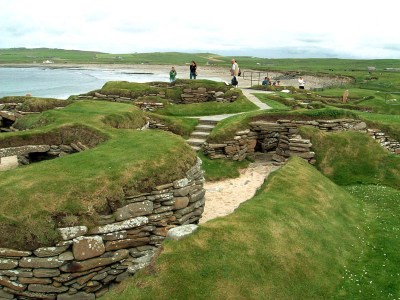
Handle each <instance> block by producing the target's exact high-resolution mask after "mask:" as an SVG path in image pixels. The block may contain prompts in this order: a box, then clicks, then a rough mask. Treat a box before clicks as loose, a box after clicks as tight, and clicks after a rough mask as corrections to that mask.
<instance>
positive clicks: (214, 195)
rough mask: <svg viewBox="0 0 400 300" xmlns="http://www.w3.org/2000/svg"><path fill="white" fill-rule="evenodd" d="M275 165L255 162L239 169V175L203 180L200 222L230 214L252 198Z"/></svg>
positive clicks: (275, 167)
mask: <svg viewBox="0 0 400 300" xmlns="http://www.w3.org/2000/svg"><path fill="white" fill-rule="evenodd" d="M277 168H279V167H277V166H274V165H272V164H271V163H262V162H255V163H252V164H250V165H249V167H248V168H247V169H244V170H242V171H241V174H240V177H238V178H234V179H226V180H222V181H216V182H205V184H204V188H205V190H206V204H205V209H204V212H203V216H202V218H201V219H200V224H201V223H205V222H207V221H208V220H211V219H214V218H217V217H223V216H226V215H229V214H231V213H232V212H233V211H234V210H235V209H236V208H237V207H238V206H239V205H240V203H242V202H244V201H246V200H248V199H250V198H252V197H253V196H254V194H255V193H256V191H257V189H258V188H259V187H260V186H261V185H262V184H263V183H264V180H265V178H266V177H267V176H268V175H269V174H270V173H271V172H272V171H274V170H276V169H277Z"/></svg>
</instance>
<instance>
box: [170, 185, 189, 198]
mask: <svg viewBox="0 0 400 300" xmlns="http://www.w3.org/2000/svg"><path fill="white" fill-rule="evenodd" d="M190 189H191V187H190V186H185V187H183V188H180V189H177V190H174V196H175V197H184V196H187V195H188V194H189V192H190Z"/></svg>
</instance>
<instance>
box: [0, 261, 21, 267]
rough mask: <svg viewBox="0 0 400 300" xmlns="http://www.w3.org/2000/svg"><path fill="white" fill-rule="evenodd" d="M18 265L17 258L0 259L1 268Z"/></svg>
mask: <svg viewBox="0 0 400 300" xmlns="http://www.w3.org/2000/svg"><path fill="white" fill-rule="evenodd" d="M17 266H18V260H16V259H0V270H9V269H14V268H16V267H17Z"/></svg>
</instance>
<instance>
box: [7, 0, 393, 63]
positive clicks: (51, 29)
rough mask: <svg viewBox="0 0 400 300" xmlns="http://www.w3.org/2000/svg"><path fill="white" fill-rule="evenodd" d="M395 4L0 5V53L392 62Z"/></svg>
mask: <svg viewBox="0 0 400 300" xmlns="http://www.w3.org/2000/svg"><path fill="white" fill-rule="evenodd" d="M395 1H396V0H381V2H380V3H379V5H376V3H375V2H372V0H366V1H364V2H363V3H362V4H357V3H356V2H355V1H349V0H335V2H328V3H323V2H321V1H317V0H304V1H302V2H301V3H299V2H298V1H294V0H283V1H282V2H280V3H279V4H277V3H271V2H266V1H265V0H263V1H261V0H252V1H250V2H248V3H239V4H234V3H232V2H231V1H227V0H220V1H215V0H202V1H201V2H199V3H197V4H196V5H193V3H192V2H190V1H184V0H170V1H164V0H153V1H140V2H126V1H122V0H113V1H108V0H86V1H80V0H70V1H68V2H67V1H50V0H41V1H28V0H13V1H9V0H0V7H1V10H0V36H1V39H0V47H2V48H10V47H52V48H66V49H81V50H96V51H103V52H111V53H131V52H150V51H194V50H201V51H208V52H216V51H220V52H221V51H228V52H230V53H233V52H235V51H238V52H239V51H240V52H241V53H242V51H244V52H245V51H246V49H247V51H248V53H250V52H251V51H253V52H260V51H259V50H260V49H264V50H265V49H269V51H267V53H271V54H272V53H275V54H276V55H278V53H281V54H279V55H282V53H285V55H293V56H297V55H301V53H304V55H315V56H316V57H317V56H323V57H325V55H335V57H337V55H340V56H351V57H353V56H354V57H359V58H365V57H371V58H373V57H390V58H398V57H399V56H400V49H399V48H400V40H399V39H398V32H397V27H398V25H397V22H398V21H397V11H396V10H395V9H388V8H391V7H395V4H396V3H397V2H395ZM275 4H277V5H275ZM396 7H397V6H396ZM254 49H258V50H254ZM277 49H279V50H277ZM271 57H273V56H271Z"/></svg>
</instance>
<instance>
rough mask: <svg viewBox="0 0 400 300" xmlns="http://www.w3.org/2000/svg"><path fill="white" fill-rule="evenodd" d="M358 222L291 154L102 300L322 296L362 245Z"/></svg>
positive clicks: (353, 206)
mask: <svg viewBox="0 0 400 300" xmlns="http://www.w3.org/2000/svg"><path fill="white" fill-rule="evenodd" d="M358 221H360V216H359V207H358V206H357V203H356V200H355V199H354V198H353V197H351V196H350V195H349V194H348V193H347V192H346V191H344V190H343V189H341V188H340V187H338V186H337V185H335V184H333V183H332V182H331V181H329V180H328V179H327V178H326V177H324V176H322V175H321V174H320V173H319V172H317V171H316V170H315V169H314V168H313V167H311V166H310V165H308V164H307V163H305V162H304V161H303V160H301V159H298V158H293V159H291V161H290V162H289V163H288V164H287V165H285V166H283V167H282V168H281V169H280V170H278V171H277V172H275V173H274V174H273V175H271V176H270V178H269V179H268V182H267V184H265V185H264V186H263V187H262V189H261V191H259V192H258V194H257V195H256V196H255V197H254V198H253V199H251V200H249V201H247V202H245V203H244V204H242V205H241V206H240V207H239V208H238V209H237V210H236V211H235V212H234V213H233V214H232V215H230V216H227V217H224V218H218V219H215V220H212V221H209V222H207V223H206V224H204V225H202V226H201V227H200V229H199V230H198V231H197V232H196V233H195V234H193V235H191V236H190V237H188V238H186V239H184V240H181V241H179V242H173V241H169V242H166V243H164V249H163V252H162V253H161V255H160V256H159V257H158V259H157V262H156V263H155V265H154V266H153V267H152V268H151V269H149V270H147V271H142V272H140V273H139V274H136V275H135V277H134V278H130V279H129V280H127V281H126V282H124V283H122V284H121V285H120V286H118V287H116V289H114V290H113V291H111V292H110V293H109V294H107V295H105V297H104V298H105V299H155V298H156V299H221V298H226V299H327V298H329V297H332V296H333V295H334V294H335V291H336V290H337V289H338V288H339V286H338V284H339V282H340V280H341V275H342V273H343V272H344V267H343V266H346V265H349V264H350V263H351V262H352V261H353V260H354V259H355V255H354V254H355V253H358V251H361V249H362V247H361V246H358V244H357V242H358V238H359V232H358V231H357V230H356V226H357V222H358ZM338 236H340V238H338ZM151 270H153V271H151Z"/></svg>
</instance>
